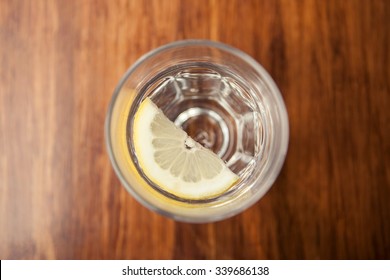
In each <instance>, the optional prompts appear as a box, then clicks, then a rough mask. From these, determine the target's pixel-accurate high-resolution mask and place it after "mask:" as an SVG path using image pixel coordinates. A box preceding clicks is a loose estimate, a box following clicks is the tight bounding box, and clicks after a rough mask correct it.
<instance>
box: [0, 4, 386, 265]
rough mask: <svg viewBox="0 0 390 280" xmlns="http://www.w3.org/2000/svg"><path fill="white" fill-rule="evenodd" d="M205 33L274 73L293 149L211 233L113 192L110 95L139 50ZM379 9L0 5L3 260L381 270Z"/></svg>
mask: <svg viewBox="0 0 390 280" xmlns="http://www.w3.org/2000/svg"><path fill="white" fill-rule="evenodd" d="M187 38H206V39H212V40H218V41H221V42H224V43H227V44H230V45H233V46H235V47H237V48H239V49H241V50H243V51H245V52H247V53H248V54H250V55H251V56H253V57H254V58H255V59H256V60H257V61H259V62H260V63H261V64H262V65H263V66H264V67H265V68H266V69H267V70H268V71H269V73H270V74H271V75H272V76H273V78H274V79H275V81H276V83H277V84H278V85H279V87H280V90H281V92H282V94H283V97H284V99H285V102H286V106H287V109H288V114H289V119H290V144H289V152H288V156H287V158H286V162H285V165H284V167H283V169H282V172H281V174H280V176H279V178H278V179H277V181H276V183H275V184H274V186H273V187H272V189H271V190H270V191H269V192H268V193H267V195H266V196H265V197H264V198H263V199H262V200H260V201H259V202H258V203H257V204H256V205H254V206H253V207H251V208H250V209H248V210H247V211H245V212H244V213H242V214H240V215H238V216H235V217H233V218H230V219H228V220H225V221H222V222H217V223H213V224H202V225H193V224H185V223H180V222H174V221H172V220H169V219H167V218H165V217H162V216H159V215H158V214H155V213H152V212H151V211H149V210H147V209H145V208H144V207H142V206H141V205H140V204H139V203H138V202H136V201H135V200H134V199H133V198H132V197H131V196H130V195H129V194H128V193H127V192H126V191H125V190H124V188H123V187H122V186H121V185H120V183H119V181H118V179H117V178H116V176H115V174H114V172H113V169H112V168H111V165H110V162H109V159H108V156H107V152H106V149H105V143H104V133H103V126H104V118H105V114H106V111H107V107H108V103H109V101H110V98H111V94H112V92H113V89H114V87H115V85H116V83H117V82H118V80H119V79H120V77H121V76H122V74H123V73H124V72H125V71H126V69H127V68H128V67H129V66H130V65H131V64H132V63H133V62H134V61H135V60H136V59H137V58H138V57H140V56H141V55H142V54H144V53H146V52H148V51H150V50H151V49H153V48H155V47H158V46H160V45H162V44H165V43H168V42H171V41H174V40H179V39H187ZM389 55H390V1H385V0H384V1H381V0H373V1H366V0H362V1H357V0H356V1H355V0H331V1H314V0H307V1H300V0H297V1H293V0H281V1H274V0H267V1H246V0H244V1H239V0H237V1H227V0H225V1H217V0H216V1H206V0H200V1H178V0H177V1H175V0H173V1H168V0H162V1H125V0H122V1H65V0H63V1H48V0H47V1H44V0H43V1H42V0H39V1H15V0H13V1H6V0H0V127H1V131H0V258H1V259H128V258H129V259H172V258H173V259H215V258H217V259H389V258H390V168H389V164H390V160H389V154H390V149H389V144H390V141H389V131H390V128H389V123H390V120H389V116H390V113H389V112H390V103H389V99H390V98H389V96H390V71H389V69H390V59H389Z"/></svg>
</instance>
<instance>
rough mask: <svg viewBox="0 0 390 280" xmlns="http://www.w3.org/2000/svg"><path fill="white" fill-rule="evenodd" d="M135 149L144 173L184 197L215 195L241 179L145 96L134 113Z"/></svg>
mask: <svg viewBox="0 0 390 280" xmlns="http://www.w3.org/2000/svg"><path fill="white" fill-rule="evenodd" d="M134 149H135V153H136V157H137V159H138V163H139V166H140V167H141V169H142V170H143V172H144V173H145V175H146V176H147V177H148V178H149V179H150V180H151V181H152V182H153V183H154V184H156V185H157V186H158V187H160V188H161V189H163V190H165V191H167V192H169V193H171V194H173V195H175V196H177V197H181V198H185V199H207V198H211V197H215V196H217V195H219V194H221V193H223V192H225V191H226V190H228V189H229V188H230V187H232V186H233V185H234V184H235V183H236V182H237V181H238V179H239V177H238V176H237V175H236V174H234V173H233V172H232V171H231V170H230V169H229V168H228V167H227V166H226V165H225V163H224V162H223V161H222V160H221V159H220V158H219V157H218V156H217V155H216V154H214V153H213V152H211V151H210V150H208V149H206V148H204V147H203V146H202V145H200V144H199V143H197V142H196V141H194V140H193V139H192V138H191V137H189V136H188V135H187V133H186V132H185V131H183V130H182V129H180V128H178V127H176V126H175V124H174V123H173V122H171V121H170V120H169V119H168V118H167V117H166V116H165V115H164V113H163V112H162V111H161V110H160V109H159V108H158V107H157V106H156V105H155V104H154V103H153V102H152V101H151V100H150V98H146V99H145V100H144V101H142V103H141V104H140V106H139V108H138V111H137V112H136V114H135V117H134Z"/></svg>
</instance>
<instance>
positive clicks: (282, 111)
mask: <svg viewBox="0 0 390 280" xmlns="http://www.w3.org/2000/svg"><path fill="white" fill-rule="evenodd" d="M187 46H199V47H211V48H215V49H220V50H222V51H225V52H227V53H230V54H233V55H235V56H236V57H238V58H240V59H242V60H243V61H244V62H246V63H248V64H249V65H250V66H251V67H253V68H254V70H255V71H256V72H258V73H259V75H260V76H261V77H263V78H264V80H265V82H266V84H267V86H269V87H270V91H271V92H272V95H273V97H274V98H275V100H274V101H275V102H276V105H277V108H278V111H279V112H278V115H279V116H280V118H281V121H280V123H281V126H282V127H281V128H280V131H282V132H283V134H284V135H283V136H284V137H280V139H279V140H280V143H279V145H280V148H281V150H280V151H279V152H278V154H277V155H278V158H277V159H275V161H274V163H275V164H276V166H274V167H273V169H274V170H275V172H274V173H275V175H274V178H270V180H271V181H275V180H276V178H277V176H278V175H279V173H280V170H281V168H282V166H283V163H284V160H285V157H286V154H287V150H288V142H289V124H288V116H287V109H286V106H285V103H284V101H283V98H282V95H281V93H280V90H279V88H278V87H277V86H276V84H275V82H274V80H273V79H272V77H271V76H270V74H269V73H268V72H267V71H266V70H265V68H264V67H263V66H262V65H261V64H260V63H259V62H257V61H256V60H255V59H254V58H252V57H251V56H250V55H248V54H247V53H245V52H243V51H241V50H239V49H237V48H235V47H232V46H230V45H227V44H224V43H221V42H217V41H211V40H206V39H187V40H179V41H173V42H170V43H168V44H165V45H162V46H160V47H157V48H155V49H152V50H151V51H149V52H147V53H145V54H144V55H142V56H141V57H139V58H138V59H137V60H136V61H135V62H134V63H133V64H132V65H131V66H130V67H129V68H128V69H127V71H126V72H125V73H124V74H123V75H122V77H121V79H120V80H119V82H118V83H117V85H116V87H115V89H114V92H113V95H112V96H111V100H110V103H109V107H108V111H107V115H106V119H105V128H104V133H105V144H106V148H107V150H108V155H109V158H110V161H111V164H112V166H113V169H114V171H115V173H116V175H117V176H118V178H119V180H120V182H121V184H122V185H123V186H124V187H125V189H126V190H127V191H128V192H129V193H130V194H131V195H132V196H133V197H134V198H135V199H136V200H137V201H138V202H140V203H141V204H142V205H143V206H145V207H146V208H148V209H150V210H152V211H155V212H157V213H160V214H162V215H164V216H166V217H170V218H173V219H175V220H177V221H183V222H192V223H199V222H214V221H218V220H222V219H226V218H229V217H232V216H234V215H236V214H238V213H240V212H242V211H244V210H245V209H247V208H249V207H250V206H252V205H253V204H255V203H256V202H257V201H258V200H259V199H260V198H261V197H263V196H264V194H265V193H267V191H268V190H269V189H270V188H271V187H272V183H271V184H269V185H268V186H266V187H264V188H263V189H261V190H260V191H258V192H257V193H256V194H255V195H253V196H252V197H251V198H250V199H248V200H247V201H246V202H245V203H243V204H242V205H240V206H239V207H236V208H234V209H233V210H234V211H229V212H227V213H223V214H222V215H220V216H218V218H214V219H213V217H209V218H204V217H203V218H199V217H190V216H184V215H178V214H177V213H172V212H170V211H167V210H165V209H161V208H159V207H157V206H155V205H153V204H151V203H150V202H149V201H147V200H146V199H144V198H143V197H142V196H141V195H140V194H138V193H137V192H136V191H135V190H134V189H133V188H132V187H131V186H129V182H127V180H126V179H125V176H124V175H123V173H122V171H121V168H120V167H119V164H118V162H117V160H116V158H115V155H114V154H113V145H112V139H111V135H110V130H111V121H112V113H113V109H114V106H115V104H116V101H117V97H118V95H119V93H120V92H121V89H122V88H123V85H124V84H125V82H126V81H127V79H128V78H129V77H130V76H131V74H132V73H133V72H134V71H135V70H136V69H137V68H138V67H139V66H140V65H141V64H142V63H143V62H145V61H146V60H148V59H149V58H151V57H153V56H155V55H158V54H159V53H162V52H164V51H166V50H169V49H174V48H180V47H187Z"/></svg>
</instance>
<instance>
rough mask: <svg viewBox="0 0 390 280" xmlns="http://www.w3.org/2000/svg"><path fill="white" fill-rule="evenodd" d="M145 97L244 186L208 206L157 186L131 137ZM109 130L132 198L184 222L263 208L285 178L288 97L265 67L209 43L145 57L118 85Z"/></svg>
mask: <svg viewBox="0 0 390 280" xmlns="http://www.w3.org/2000/svg"><path fill="white" fill-rule="evenodd" d="M146 97H150V98H151V100H152V101H153V102H154V103H155V104H156V105H157V106H158V107H159V108H160V109H161V110H162V111H163V112H164V114H165V115H166V116H167V117H168V118H169V119H170V120H172V121H173V122H174V123H175V124H176V125H177V126H179V127H181V128H182V129H183V130H185V131H186V132H187V133H188V135H189V136H191V137H192V138H193V139H195V140H196V141H198V142H199V143H201V144H202V145H203V146H205V147H206V148H208V149H210V150H212V151H213V152H214V153H216V154H217V155H218V156H219V157H220V158H222V160H224V162H225V163H226V164H227V166H228V167H229V168H230V169H231V170H232V171H233V172H234V173H236V174H237V175H238V176H239V177H240V179H239V181H238V183H237V184H235V185H234V186H233V187H232V188H230V189H229V190H228V191H226V192H225V193H223V194H221V195H219V196H217V197H213V198H210V199H204V200H202V199H200V200H188V199H183V198H180V197H176V196H175V195H170V194H167V193H166V192H164V191H162V190H161V189H160V188H159V187H158V185H155V184H154V183H152V182H151V181H150V180H149V179H148V178H147V177H146V176H145V174H144V173H143V172H142V168H141V167H140V166H139V165H138V160H137V155H136V153H135V151H134V143H133V131H132V129H133V120H134V115H135V113H136V111H137V108H138V106H139V105H140V103H141V102H142V100H144V99H145V98H146ZM105 129H106V131H105V132H106V144H107V148H108V152H109V156H110V159H111V162H112V165H113V167H114V169H115V172H116V174H117V175H118V177H119V179H120V180H121V182H122V184H123V185H124V187H125V188H126V189H127V190H128V192H129V193H130V194H131V195H133V196H134V197H135V198H136V199H137V200H138V201H139V202H140V203H142V204H143V205H144V206H146V207H148V208H150V209H151V210H154V211H156V212H158V213H160V214H163V215H166V216H168V217H170V218H173V219H176V220H180V221H186V222H212V221H217V220H222V219H225V218H228V217H231V216H233V215H235V214H237V213H239V212H242V211H243V210H245V209H246V208H248V207H249V206H251V205H253V204H254V203H255V202H257V201H258V200H259V199H260V198H261V197H262V196H263V195H264V194H265V193H266V192H267V190H268V189H269V188H270V187H271V185H272V184H273V183H274V181H275V179H276V178H277V176H278V174H279V172H280V169H281V167H282V165H283V162H284V159H285V156H286V153H287V146H288V137H289V128H288V118H287V112H286V108H285V105H284V103H283V99H282V97H281V94H280V92H279V90H278V88H277V86H276V85H275V83H274V81H273V80H272V78H271V77H270V76H269V74H268V73H267V72H266V71H265V70H264V68H263V67H262V66H261V65H259V64H258V63H257V62H256V61H255V60H254V59H253V58H251V57H250V56H248V55H247V54H245V53H243V52H242V51H240V50H238V49H235V48H233V47H230V46H228V45H225V44H221V43H217V42H213V41H207V40H185V41H177V42H173V43H171V44H168V45H165V46H162V47H160V48H157V49H155V50H153V51H151V52H149V53H148V54H146V55H144V56H142V57H141V58H140V59H139V60H138V61H137V62H136V63H135V64H134V65H133V66H131V67H130V68H129V70H128V71H127V72H126V73H125V75H124V76H123V78H122V79H121V80H120V82H119V84H118V86H117V87H116V89H115V91H114V95H113V97H112V101H111V104H110V107H109V110H108V114H107V118H106V126H105Z"/></svg>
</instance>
